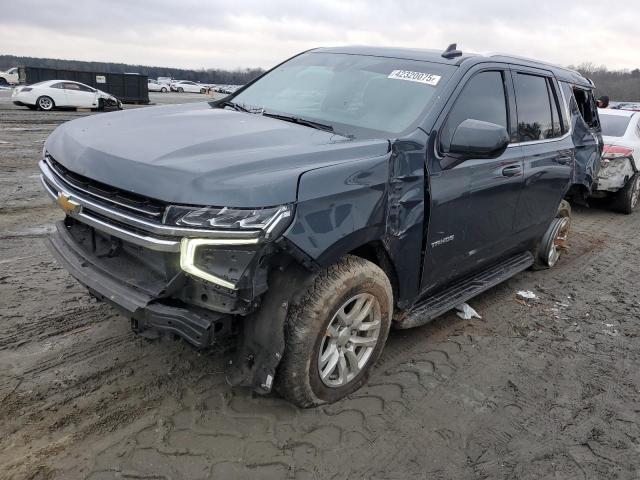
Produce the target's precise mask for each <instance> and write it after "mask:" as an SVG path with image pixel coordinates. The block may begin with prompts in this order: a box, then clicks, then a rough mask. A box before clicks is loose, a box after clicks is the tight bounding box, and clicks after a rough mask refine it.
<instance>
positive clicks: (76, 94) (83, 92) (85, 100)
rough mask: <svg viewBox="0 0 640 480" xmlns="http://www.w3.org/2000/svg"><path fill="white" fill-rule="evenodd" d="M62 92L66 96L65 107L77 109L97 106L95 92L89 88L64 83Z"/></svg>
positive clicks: (72, 83)
mask: <svg viewBox="0 0 640 480" xmlns="http://www.w3.org/2000/svg"><path fill="white" fill-rule="evenodd" d="M64 91H65V94H66V96H67V105H70V106H72V107H78V108H91V107H94V106H97V104H96V92H95V90H93V89H90V88H89V87H85V86H84V85H80V84H78V83H74V82H65V84H64Z"/></svg>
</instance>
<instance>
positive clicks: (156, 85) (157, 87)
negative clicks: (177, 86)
mask: <svg viewBox="0 0 640 480" xmlns="http://www.w3.org/2000/svg"><path fill="white" fill-rule="evenodd" d="M148 86H149V91H150V92H162V93H165V92H168V91H169V85H167V84H166V83H160V82H158V81H157V80H153V79H151V78H150V79H149V83H148Z"/></svg>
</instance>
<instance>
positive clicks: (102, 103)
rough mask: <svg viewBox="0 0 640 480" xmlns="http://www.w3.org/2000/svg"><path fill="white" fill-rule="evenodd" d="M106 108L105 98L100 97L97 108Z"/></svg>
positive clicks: (101, 109)
mask: <svg viewBox="0 0 640 480" xmlns="http://www.w3.org/2000/svg"><path fill="white" fill-rule="evenodd" d="M104 108H105V103H104V99H103V98H99V99H98V108H97V109H96V110H100V111H103V110H104Z"/></svg>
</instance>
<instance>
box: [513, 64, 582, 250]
mask: <svg viewBox="0 0 640 480" xmlns="http://www.w3.org/2000/svg"><path fill="white" fill-rule="evenodd" d="M511 75H512V79H513V85H514V91H515V98H516V109H517V113H518V122H517V136H518V141H519V145H520V147H521V149H522V155H523V159H524V183H523V188H522V193H521V195H520V199H519V201H518V206H517V209H516V216H515V221H514V234H515V235H516V237H517V239H518V240H519V241H522V242H524V243H527V242H533V241H535V240H536V239H537V238H539V237H540V236H542V235H543V234H544V232H545V231H546V229H547V227H548V225H549V223H550V222H551V220H552V219H553V217H555V215H556V211H557V208H558V204H559V203H560V201H561V200H562V199H563V198H564V196H565V194H566V193H567V190H568V188H569V186H570V184H571V170H572V165H573V160H574V149H573V142H572V140H571V137H570V135H569V131H568V126H567V122H566V110H565V109H564V108H562V105H563V103H562V96H561V93H560V89H559V86H558V83H557V81H556V79H555V77H554V76H553V74H552V73H551V72H547V71H545V70H538V69H533V68H529V67H520V66H516V65H512V71H511Z"/></svg>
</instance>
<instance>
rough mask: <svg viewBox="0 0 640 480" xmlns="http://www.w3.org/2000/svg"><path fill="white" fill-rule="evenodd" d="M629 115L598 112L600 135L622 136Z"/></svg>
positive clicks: (629, 118)
mask: <svg viewBox="0 0 640 480" xmlns="http://www.w3.org/2000/svg"><path fill="white" fill-rule="evenodd" d="M630 121H631V117H627V116H622V115H607V114H605V113H602V112H601V113H600V124H601V125H602V135H604V136H606V137H623V136H624V134H625V132H626V131H627V127H628V126H629V122H630Z"/></svg>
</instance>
